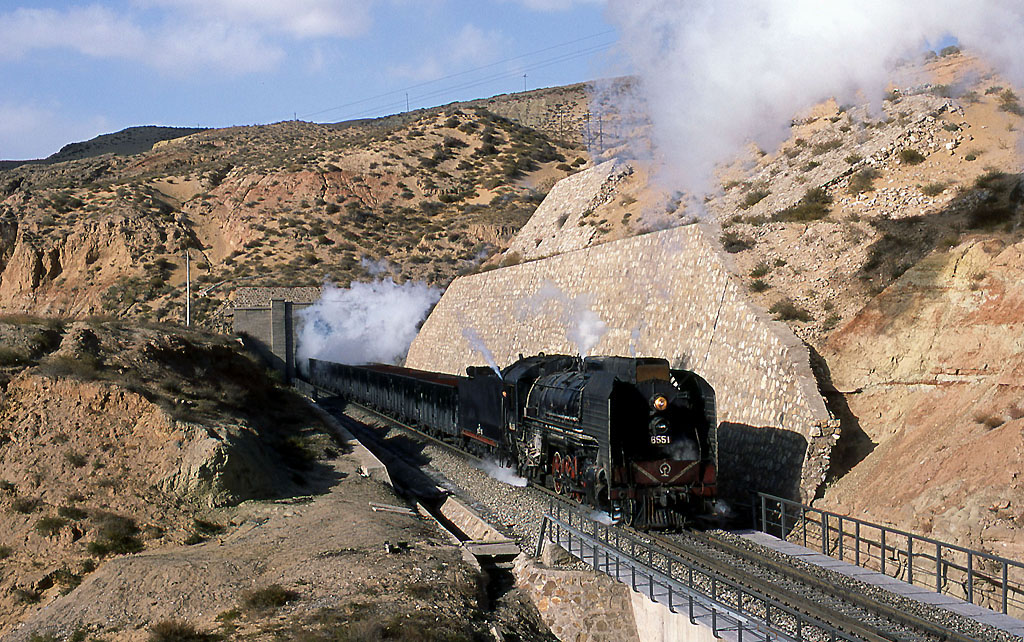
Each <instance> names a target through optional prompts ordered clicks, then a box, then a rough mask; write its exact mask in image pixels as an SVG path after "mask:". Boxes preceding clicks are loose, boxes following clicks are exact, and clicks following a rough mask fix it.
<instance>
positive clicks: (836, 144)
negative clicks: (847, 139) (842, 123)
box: [811, 138, 843, 156]
mask: <svg viewBox="0 0 1024 642" xmlns="http://www.w3.org/2000/svg"><path fill="white" fill-rule="evenodd" d="M842 146H843V141H842V139H840V138H835V139H833V140H826V141H822V142H820V143H815V144H814V145H811V153H812V154H814V155H815V156H820V155H821V154H824V153H826V152H830V151H832V150H834V149H839V148H840V147H842Z"/></svg>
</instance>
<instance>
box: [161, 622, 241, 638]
mask: <svg viewBox="0 0 1024 642" xmlns="http://www.w3.org/2000/svg"><path fill="white" fill-rule="evenodd" d="M221 639H223V638H221V637H220V636H219V635H216V634H213V633H206V632H203V631H200V630H199V629H197V628H196V627H194V626H192V625H191V624H188V623H187V622H181V621H178V620H161V621H160V622H157V623H156V624H153V625H152V626H150V627H149V642H213V641H214V640H221Z"/></svg>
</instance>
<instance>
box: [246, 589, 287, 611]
mask: <svg viewBox="0 0 1024 642" xmlns="http://www.w3.org/2000/svg"><path fill="white" fill-rule="evenodd" d="M297 599H299V594H298V593H296V592H295V591H290V590H288V589H286V588H284V587H283V586H281V585H280V584H271V585H270V586H267V587H265V588H261V589H253V590H251V591H245V592H244V593H242V605H243V606H244V607H245V608H246V609H247V610H249V611H272V610H274V609H276V608H278V607H281V606H284V605H285V604H287V603H288V602H294V601H295V600H297Z"/></svg>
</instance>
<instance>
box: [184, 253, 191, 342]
mask: <svg viewBox="0 0 1024 642" xmlns="http://www.w3.org/2000/svg"><path fill="white" fill-rule="evenodd" d="M190 325H192V264H191V262H190V261H189V256H188V248H185V327H186V328H187V327H189V326H190Z"/></svg>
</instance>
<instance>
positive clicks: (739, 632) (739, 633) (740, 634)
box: [736, 622, 743, 642]
mask: <svg viewBox="0 0 1024 642" xmlns="http://www.w3.org/2000/svg"><path fill="white" fill-rule="evenodd" d="M736 624H737V626H736V642H743V622H737V623H736Z"/></svg>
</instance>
